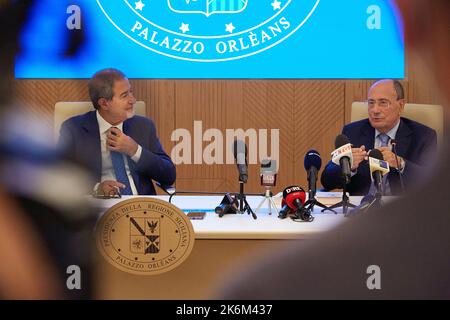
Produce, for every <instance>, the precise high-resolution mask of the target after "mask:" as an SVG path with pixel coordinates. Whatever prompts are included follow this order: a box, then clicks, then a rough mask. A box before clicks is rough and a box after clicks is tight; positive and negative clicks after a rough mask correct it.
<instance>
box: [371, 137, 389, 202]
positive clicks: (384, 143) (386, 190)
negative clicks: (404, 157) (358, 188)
mask: <svg viewBox="0 0 450 320" xmlns="http://www.w3.org/2000/svg"><path fill="white" fill-rule="evenodd" d="M377 138H378V139H380V142H381V143H380V147H387V146H388V142H389V139H390V138H389V136H388V135H387V134H385V133H380V134H379V135H378V136H377ZM387 177H388V175H387V174H386V175H384V176H383V180H382V186H383V193H384V194H385V195H386V194H390V192H391V188H390V186H389V182H388V180H387ZM375 191H376V188H375V184H374V183H373V182H372V184H371V185H370V188H369V193H368V194H372V195H374V194H375Z"/></svg>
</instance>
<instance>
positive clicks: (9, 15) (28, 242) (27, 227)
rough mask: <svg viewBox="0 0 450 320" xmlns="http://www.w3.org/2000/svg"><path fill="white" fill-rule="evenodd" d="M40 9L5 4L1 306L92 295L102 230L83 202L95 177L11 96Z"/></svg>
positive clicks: (0, 64) (0, 85)
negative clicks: (25, 30) (32, 18)
mask: <svg viewBox="0 0 450 320" xmlns="http://www.w3.org/2000/svg"><path fill="white" fill-rule="evenodd" d="M34 3H35V2H34V1H32V0H24V1H12V0H4V1H0V29H1V30H3V31H2V35H1V41H0V70H1V72H0V253H1V261H0V299H84V298H89V297H91V296H92V286H91V271H92V270H91V267H92V266H91V238H92V236H91V233H92V229H93V224H94V223H95V220H94V219H95V216H94V215H92V211H91V210H90V207H89V205H88V204H87V203H86V201H85V198H84V197H83V194H85V193H84V192H83V190H84V188H87V187H88V183H87V182H86V181H87V180H88V176H87V175H86V174H85V173H84V172H83V171H82V170H80V169H78V168H76V167H74V166H73V165H71V164H69V163H66V162H63V161H61V159H60V157H59V156H58V153H57V152H56V150H55V148H54V146H52V145H51V144H49V143H48V141H52V139H51V133H50V132H48V133H47V132H46V130H45V129H43V128H45V127H44V126H43V125H41V124H40V123H38V121H37V120H36V119H33V120H30V119H29V118H28V115H27V112H25V111H20V106H19V104H18V103H17V102H15V101H14V96H12V95H11V92H13V87H14V83H13V81H12V80H13V79H14V59H15V56H16V54H17V53H18V52H19V49H20V48H19V47H18V37H19V34H20V31H21V29H22V26H23V24H24V23H25V21H26V19H27V15H28V13H29V12H30V10H31V9H32V5H33V4H34ZM49 137H50V139H49ZM71 175H75V176H77V179H75V180H73V183H68V182H67V179H68V177H69V176H71ZM69 266H78V267H79V268H80V269H81V278H80V284H81V288H80V289H75V290H70V289H69V286H68V285H67V280H68V278H69V276H70V274H71V271H70V270H72V269H70V268H69ZM68 270H69V273H68ZM69 282H70V281H69ZM72 284H75V283H74V282H73V283H72Z"/></svg>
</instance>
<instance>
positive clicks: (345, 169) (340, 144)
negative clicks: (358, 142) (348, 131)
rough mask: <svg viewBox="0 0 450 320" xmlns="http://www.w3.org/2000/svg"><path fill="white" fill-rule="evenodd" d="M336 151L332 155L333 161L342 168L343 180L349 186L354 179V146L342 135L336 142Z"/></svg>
mask: <svg viewBox="0 0 450 320" xmlns="http://www.w3.org/2000/svg"><path fill="white" fill-rule="evenodd" d="M334 145H335V148H336V150H334V151H333V152H332V153H331V161H333V163H334V164H337V165H339V166H340V167H341V171H342V179H343V181H344V183H345V184H346V185H347V184H349V183H350V179H351V177H352V172H351V168H352V166H353V155H352V145H351V143H350V141H349V140H348V138H347V136H346V135H344V134H340V135H338V136H337V137H336V140H335V142H334Z"/></svg>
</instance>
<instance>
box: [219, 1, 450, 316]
mask: <svg viewBox="0 0 450 320" xmlns="http://www.w3.org/2000/svg"><path fill="white" fill-rule="evenodd" d="M396 2H397V3H398V4H399V6H400V9H401V12H402V14H403V17H404V25H405V34H406V43H407V44H408V45H409V47H410V49H411V50H414V51H415V53H418V54H420V56H421V58H422V59H423V62H425V63H426V64H427V66H428V70H430V71H431V73H432V75H433V76H434V80H435V82H434V83H436V85H437V86H438V87H439V89H440V90H441V93H442V94H443V97H444V99H446V101H447V102H448V101H450V78H449V77H448V75H449V72H450V59H448V57H449V55H450V38H449V37H448V29H449V27H450V2H449V1H448V0H435V1H433V2H432V3H431V2H429V1H428V2H427V1H422V0H396ZM444 101H445V100H444ZM445 121H446V124H447V126H446V127H445V128H446V132H445V133H446V136H447V137H448V134H449V130H448V124H449V123H450V118H449V113H447V114H446V119H445ZM444 150H445V151H444V152H442V153H441V159H440V161H439V163H438V165H437V166H436V168H435V172H433V174H432V175H431V176H430V179H429V180H428V181H426V184H425V185H424V186H423V187H422V188H420V189H417V190H415V191H409V194H408V195H407V196H405V197H404V198H402V199H400V200H397V201H394V202H392V203H391V204H388V205H386V206H385V207H383V208H381V209H379V210H376V211H373V212H370V213H368V214H362V215H358V216H355V217H354V218H352V219H347V220H346V223H344V224H343V225H341V226H339V227H337V228H336V229H335V230H332V231H331V232H329V233H327V234H324V235H322V237H321V238H320V239H317V240H314V241H299V242H296V243H295V244H294V245H292V246H290V247H289V248H286V246H285V245H284V248H282V247H281V246H280V248H279V250H278V251H277V252H276V253H275V254H273V255H268V254H267V253H266V252H265V253H264V257H262V258H261V260H258V261H255V262H254V263H253V264H252V265H249V266H248V268H247V269H246V270H245V271H244V269H243V268H242V266H241V268H240V269H239V270H240V271H241V273H240V275H239V276H237V273H236V272H234V273H232V274H230V277H229V278H225V280H224V282H226V288H223V289H222V291H221V295H220V298H227V299H450V255H449V252H450V232H449V230H450V214H449V210H450V197H449V191H448V190H449V187H448V184H449V181H450V152H449V143H448V141H446V142H445V143H444ZM253 261H254V260H253ZM414 310H415V309H414Z"/></svg>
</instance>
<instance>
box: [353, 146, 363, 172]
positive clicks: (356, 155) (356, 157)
mask: <svg viewBox="0 0 450 320" xmlns="http://www.w3.org/2000/svg"><path fill="white" fill-rule="evenodd" d="M352 156H353V167H352V171H355V170H356V169H358V167H359V164H360V163H361V162H362V161H363V160H367V152H366V147H365V146H364V145H362V146H361V147H359V148H352Z"/></svg>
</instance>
